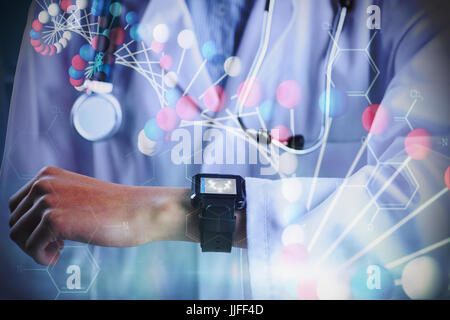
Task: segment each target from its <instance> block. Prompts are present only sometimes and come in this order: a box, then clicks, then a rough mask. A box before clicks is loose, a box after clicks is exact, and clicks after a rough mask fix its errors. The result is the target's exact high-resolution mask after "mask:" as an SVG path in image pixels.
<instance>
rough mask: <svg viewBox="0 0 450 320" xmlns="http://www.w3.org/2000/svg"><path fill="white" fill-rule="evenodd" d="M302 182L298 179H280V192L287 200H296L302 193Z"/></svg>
mask: <svg viewBox="0 0 450 320" xmlns="http://www.w3.org/2000/svg"><path fill="white" fill-rule="evenodd" d="M302 189H303V186H302V183H301V181H300V179H297V178H288V179H282V180H281V193H282V195H283V197H284V198H285V199H286V200H287V201H289V202H295V201H297V200H298V199H299V198H300V196H301V195H302Z"/></svg>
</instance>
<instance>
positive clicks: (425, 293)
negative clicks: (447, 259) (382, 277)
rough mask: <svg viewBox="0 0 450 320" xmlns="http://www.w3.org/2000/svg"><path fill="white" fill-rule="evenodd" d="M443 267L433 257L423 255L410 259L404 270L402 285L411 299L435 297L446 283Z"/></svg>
mask: <svg viewBox="0 0 450 320" xmlns="http://www.w3.org/2000/svg"><path fill="white" fill-rule="evenodd" d="M442 275H443V272H442V270H441V267H440V266H439V264H438V263H437V262H436V260H434V259H433V258H431V257H428V256H423V257H420V258H416V259H414V260H412V261H410V262H409V263H408V264H407V265H406V266H405V268H404V269H403V272H402V279H401V281H402V286H403V290H404V291H405V293H406V295H407V296H408V297H410V298H411V299H421V300H423V299H434V298H436V297H437V296H438V295H439V293H440V292H441V289H442V284H443V283H445V281H443V279H442Z"/></svg>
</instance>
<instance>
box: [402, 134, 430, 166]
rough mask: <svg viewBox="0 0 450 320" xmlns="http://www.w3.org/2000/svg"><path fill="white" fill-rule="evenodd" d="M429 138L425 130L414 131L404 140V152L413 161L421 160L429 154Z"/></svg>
mask: <svg viewBox="0 0 450 320" xmlns="http://www.w3.org/2000/svg"><path fill="white" fill-rule="evenodd" d="M430 148H431V137H430V134H429V133H428V131H426V130H425V129H414V130H413V131H411V132H410V133H408V135H407V136H406V138H405V151H406V153H407V154H408V155H409V156H410V157H411V158H413V159H414V160H423V159H425V158H426V157H427V156H428V154H429V153H430Z"/></svg>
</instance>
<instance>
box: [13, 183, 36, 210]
mask: <svg viewBox="0 0 450 320" xmlns="http://www.w3.org/2000/svg"><path fill="white" fill-rule="evenodd" d="M36 180H37V178H33V179H31V180H30V181H28V182H27V184H25V185H24V186H23V187H22V188H20V189H19V191H17V192H16V193H15V194H13V195H12V196H11V197H10V198H9V203H8V205H9V210H10V211H11V212H13V211H14V210H15V209H16V207H17V206H18V205H19V203H20V202H21V201H22V200H23V198H25V197H26V196H27V194H28V193H29V192H30V190H31V188H32V187H33V184H34V183H35V182H36Z"/></svg>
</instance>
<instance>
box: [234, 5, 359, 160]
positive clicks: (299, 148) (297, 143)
mask: <svg viewBox="0 0 450 320" xmlns="http://www.w3.org/2000/svg"><path fill="white" fill-rule="evenodd" d="M352 4H353V0H339V5H340V10H339V12H338V15H337V17H338V19H336V18H335V19H334V22H335V23H336V21H337V24H335V25H334V27H333V29H334V30H335V31H334V32H333V38H334V41H332V40H330V42H329V44H328V50H327V52H328V59H327V64H326V65H327V72H326V84H325V86H326V89H325V112H324V113H323V118H322V124H321V128H320V133H319V136H318V138H317V139H316V140H315V141H314V142H313V143H312V144H311V145H310V146H308V147H306V148H305V147H304V144H305V139H304V137H303V135H300V134H299V135H293V136H291V137H290V138H289V139H288V140H287V144H283V143H281V142H280V141H278V140H276V139H271V135H270V133H269V131H268V130H267V129H259V130H254V129H247V127H246V126H245V125H244V123H243V121H242V118H241V115H242V111H243V105H244V102H245V100H246V99H247V97H248V95H249V93H250V91H251V87H252V85H253V83H254V80H255V79H256V75H257V74H258V72H259V69H260V68H261V65H262V62H263V60H264V57H265V54H266V51H267V47H268V44H269V38H270V31H271V28H272V15H273V8H274V5H275V0H266V4H265V7H264V18H263V30H264V32H263V34H262V37H261V40H260V43H259V47H258V51H257V53H256V57H255V60H254V61H253V64H252V66H251V68H250V72H249V75H248V77H247V79H249V80H248V81H249V83H248V85H246V88H245V89H244V92H243V94H242V99H240V100H239V101H238V105H237V108H238V115H237V120H238V123H239V126H240V127H241V129H242V131H244V132H245V133H246V135H247V136H248V137H249V138H250V139H252V140H254V141H256V143H257V144H267V145H269V144H271V143H272V144H273V145H275V146H277V147H278V148H280V149H282V150H284V151H286V152H289V153H292V154H296V155H302V154H308V153H311V152H313V151H314V150H316V149H318V148H319V147H320V146H322V145H323V143H324V141H325V137H326V133H327V132H328V130H329V129H330V128H329V127H330V122H329V119H331V117H330V94H331V91H330V89H331V70H332V58H333V57H334V56H335V55H336V50H337V49H338V43H339V38H340V37H341V33H342V28H343V26H344V22H345V18H346V16H347V13H348V11H349V10H350V9H351V7H352ZM331 43H333V46H332V47H331V51H330V45H331Z"/></svg>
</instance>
